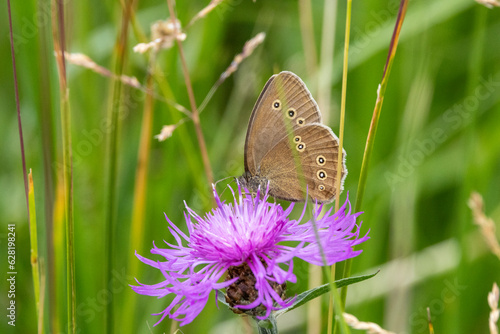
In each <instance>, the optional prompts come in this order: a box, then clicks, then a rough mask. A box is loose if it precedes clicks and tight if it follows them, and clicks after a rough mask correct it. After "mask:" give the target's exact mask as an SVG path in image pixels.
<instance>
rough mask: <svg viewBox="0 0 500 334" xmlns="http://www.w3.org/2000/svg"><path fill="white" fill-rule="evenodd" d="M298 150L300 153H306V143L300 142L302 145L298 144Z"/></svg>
mask: <svg viewBox="0 0 500 334" xmlns="http://www.w3.org/2000/svg"><path fill="white" fill-rule="evenodd" d="M296 149H297V151H299V152H304V150H305V149H306V144H305V143H302V142H300V143H298V144H297V146H296Z"/></svg>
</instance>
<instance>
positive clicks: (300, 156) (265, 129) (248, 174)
mask: <svg viewBox="0 0 500 334" xmlns="http://www.w3.org/2000/svg"><path fill="white" fill-rule="evenodd" d="M338 148H339V144H338V139H337V137H336V136H335V134H334V133H333V132H332V130H331V129H330V128H329V127H327V126H325V125H323V124H321V114H320V111H319V108H318V105H317V104H316V101H314V99H313V98H312V96H311V94H310V93H309V90H308V89H307V87H306V86H305V84H304V83H303V82H302V80H301V79H300V78H299V77H298V76H297V75H295V74H293V73H291V72H281V73H279V74H277V75H273V76H272V77H271V78H270V79H269V80H268V82H267V83H266V85H265V86H264V89H263V90H262V92H261V94H260V96H259V99H258V100H257V102H256V104H255V106H254V109H253V111H252V115H251V117H250V121H249V125H248V131H247V137H246V141H245V173H244V174H243V175H242V176H240V177H239V178H238V181H239V182H240V183H241V184H242V186H243V187H246V188H247V189H248V190H249V191H251V192H256V191H257V189H259V187H260V189H262V190H265V189H266V187H267V186H268V185H269V194H270V195H271V196H273V197H276V198H280V199H285V200H289V201H303V200H305V198H306V196H307V194H308V195H309V196H310V197H311V198H313V199H315V200H317V201H318V202H331V201H332V200H333V199H334V198H335V182H336V179H337V161H338ZM344 159H345V151H343V152H342V164H341V166H342V174H341V175H342V177H341V180H340V182H341V189H342V184H343V181H344V178H345V176H346V174H347V170H346V168H345V161H344Z"/></svg>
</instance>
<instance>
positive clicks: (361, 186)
mask: <svg viewBox="0 0 500 334" xmlns="http://www.w3.org/2000/svg"><path fill="white" fill-rule="evenodd" d="M407 7H408V0H401V3H400V5H399V12H398V17H397V20H396V26H395V28H394V32H393V35H392V39H391V44H390V47H389V53H388V55H387V61H386V63H385V68H384V74H383V75H382V81H381V83H380V84H379V87H378V89H377V99H376V102H375V108H374V110H373V116H372V120H371V123H370V129H369V130H368V137H367V139H366V146H365V152H364V154H363V162H362V164H361V174H360V176H359V182H358V191H357V194H356V203H355V205H354V211H355V212H358V211H361V210H360V208H361V204H362V201H363V195H364V193H365V187H366V178H367V176H368V168H369V165H370V158H371V154H372V151H373V146H374V143H375V135H376V133H377V126H378V121H379V118H380V113H381V110H382V103H383V102H384V95H385V90H386V88H387V83H388V81H389V75H390V73H391V68H392V63H393V62H394V57H395V55H396V49H397V47H398V41H399V34H400V32H401V27H402V25H403V21H404V18H405V14H406V9H407ZM351 265H352V259H348V260H347V261H346V262H345V266H344V275H343V277H348V276H349V275H350V274H351ZM346 297H347V287H344V288H342V294H341V299H342V305H343V307H344V306H345V301H346Z"/></svg>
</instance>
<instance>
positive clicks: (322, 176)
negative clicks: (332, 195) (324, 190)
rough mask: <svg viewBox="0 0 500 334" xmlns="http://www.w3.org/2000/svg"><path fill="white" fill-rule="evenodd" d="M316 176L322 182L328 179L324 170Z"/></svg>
mask: <svg viewBox="0 0 500 334" xmlns="http://www.w3.org/2000/svg"><path fill="white" fill-rule="evenodd" d="M316 176H318V179H320V180H324V179H326V176H327V175H326V172H325V171H324V170H322V169H320V170H319V171H318V172H317V173H316Z"/></svg>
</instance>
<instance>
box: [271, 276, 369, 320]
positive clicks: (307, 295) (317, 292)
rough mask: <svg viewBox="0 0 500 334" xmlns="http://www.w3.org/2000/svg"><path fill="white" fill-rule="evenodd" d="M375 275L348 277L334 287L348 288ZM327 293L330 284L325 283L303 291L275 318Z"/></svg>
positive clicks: (340, 280)
mask: <svg viewBox="0 0 500 334" xmlns="http://www.w3.org/2000/svg"><path fill="white" fill-rule="evenodd" d="M377 274H378V271H377V272H375V273H373V274H369V275H362V276H355V277H348V278H343V279H339V280H337V281H335V285H336V286H337V288H341V287H343V286H348V285H351V284H354V283H358V282H361V281H364V280H367V279H369V278H372V277H373V276H375V275H377ZM329 291H330V283H326V284H323V285H321V286H318V287H317V288H314V289H311V290H307V291H304V292H302V293H301V294H299V295H298V296H297V298H296V299H295V302H294V303H293V305H291V306H289V307H287V308H284V309H282V310H279V311H277V312H276V317H279V316H280V315H283V314H285V313H287V312H289V311H291V310H293V309H296V308H297V307H299V306H302V305H304V304H305V303H307V302H308V301H310V300H312V299H314V298H316V297H319V296H321V295H323V294H325V293H327V292H329Z"/></svg>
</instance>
